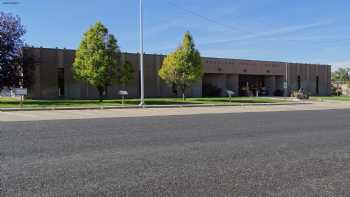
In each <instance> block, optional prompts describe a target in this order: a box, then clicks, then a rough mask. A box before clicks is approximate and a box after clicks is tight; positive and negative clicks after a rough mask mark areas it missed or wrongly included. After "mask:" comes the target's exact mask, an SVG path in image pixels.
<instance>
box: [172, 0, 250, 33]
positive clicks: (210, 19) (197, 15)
mask: <svg viewBox="0 0 350 197" xmlns="http://www.w3.org/2000/svg"><path fill="white" fill-rule="evenodd" d="M166 2H167V3H168V4H170V5H171V6H173V7H176V8H178V9H181V10H183V11H185V12H187V13H189V14H191V15H193V16H196V17H199V18H201V19H203V20H205V21H207V22H210V23H213V24H216V25H218V26H222V27H225V28H226V29H229V30H231V31H235V32H238V31H242V30H241V29H240V28H237V27H234V26H231V25H227V24H224V23H221V22H219V21H216V20H214V19H212V18H209V17H207V16H204V15H202V14H199V13H197V12H195V11H193V10H190V9H187V8H185V7H182V6H180V5H178V4H176V3H173V2H171V1H166ZM245 33H249V34H252V32H245Z"/></svg>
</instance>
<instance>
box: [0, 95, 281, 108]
mask: <svg viewBox="0 0 350 197" xmlns="http://www.w3.org/2000/svg"><path fill="white" fill-rule="evenodd" d="M231 102H232V103H231V104H235V103H236V104H241V103H282V102H286V101H285V100H282V99H272V98H255V97H233V98H232V99H231ZM145 103H146V105H175V104H230V102H229V98H224V97H222V98H187V99H186V100H185V101H182V99H181V98H151V99H145ZM124 104H125V105H128V106H130V105H131V106H132V105H137V104H139V99H126V100H125V103H124ZM121 105H122V101H121V99H113V100H104V101H103V102H99V101H98V100H25V101H24V107H99V106H121ZM19 106H20V102H19V100H17V99H12V98H0V108H16V107H19Z"/></svg>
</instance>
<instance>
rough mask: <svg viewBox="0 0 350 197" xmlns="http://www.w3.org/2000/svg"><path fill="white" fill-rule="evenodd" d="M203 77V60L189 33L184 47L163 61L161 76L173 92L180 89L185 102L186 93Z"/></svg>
mask: <svg viewBox="0 0 350 197" xmlns="http://www.w3.org/2000/svg"><path fill="white" fill-rule="evenodd" d="M202 75H203V66H202V60H201V56H200V53H199V51H198V50H197V49H196V48H195V44H194V41H193V38H192V36H191V34H190V33H189V32H186V33H185V36H184V38H183V41H182V45H181V46H180V47H178V48H177V49H176V50H175V51H174V52H172V53H170V54H169V55H168V56H167V57H166V58H165V59H164V61H163V65H162V68H161V69H160V70H159V76H160V77H161V78H162V79H163V80H165V81H166V82H167V83H168V84H169V85H170V86H172V89H173V91H175V90H177V89H179V90H180V91H181V94H182V98H183V100H185V91H186V89H187V88H189V87H191V86H192V85H193V84H194V83H195V82H197V81H198V80H199V79H200V78H201V77H202Z"/></svg>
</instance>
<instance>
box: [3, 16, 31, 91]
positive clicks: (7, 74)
mask: <svg viewBox="0 0 350 197" xmlns="http://www.w3.org/2000/svg"><path fill="white" fill-rule="evenodd" d="M25 33H26V30H25V29H24V27H23V25H22V24H21V19H20V18H19V17H18V16H13V15H11V14H6V13H3V12H0V90H1V89H3V88H4V87H8V88H13V87H18V86H19V85H20V83H21V82H22V79H23V75H22V71H23V67H22V66H23V64H22V63H23V62H24V61H23V54H22V47H23V43H24V42H23V38H22V37H23V35H24V34H25Z"/></svg>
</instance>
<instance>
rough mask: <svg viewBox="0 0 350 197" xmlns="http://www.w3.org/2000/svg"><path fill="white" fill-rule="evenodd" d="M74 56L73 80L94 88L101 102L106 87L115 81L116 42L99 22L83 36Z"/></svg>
mask: <svg viewBox="0 0 350 197" xmlns="http://www.w3.org/2000/svg"><path fill="white" fill-rule="evenodd" d="M75 55H76V56H75V60H74V64H73V72H74V76H75V78H76V79H79V80H83V81H86V82H87V83H89V84H90V85H92V86H94V87H96V88H97V90H98V92H99V97H100V101H102V100H103V98H104V95H105V93H106V91H107V88H108V86H110V85H112V84H113V83H114V82H115V79H116V74H117V66H118V63H119V61H118V60H119V57H120V50H119V47H118V44H117V40H116V39H115V37H114V36H113V35H112V34H109V33H108V29H107V28H106V27H105V26H104V25H103V24H102V23H101V22H97V23H96V24H95V25H94V26H92V27H91V28H90V29H89V30H88V31H87V32H86V33H85V34H84V36H83V38H82V40H81V42H80V46H79V48H78V50H77V51H76V54H75Z"/></svg>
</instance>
